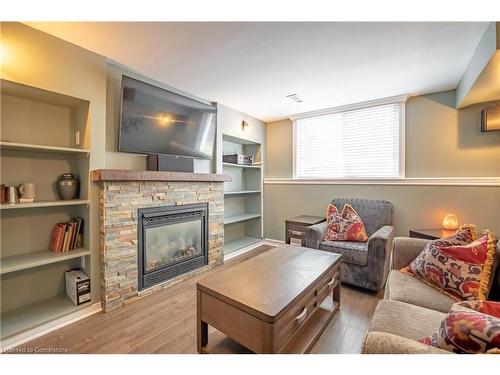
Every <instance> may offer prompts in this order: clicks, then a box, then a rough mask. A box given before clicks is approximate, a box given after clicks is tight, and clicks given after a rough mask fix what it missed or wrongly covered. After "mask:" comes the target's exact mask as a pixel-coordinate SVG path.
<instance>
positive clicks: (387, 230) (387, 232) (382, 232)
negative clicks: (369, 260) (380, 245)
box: [368, 225, 394, 247]
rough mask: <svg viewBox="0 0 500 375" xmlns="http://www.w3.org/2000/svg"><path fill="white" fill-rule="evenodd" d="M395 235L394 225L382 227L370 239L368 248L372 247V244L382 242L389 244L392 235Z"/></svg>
mask: <svg viewBox="0 0 500 375" xmlns="http://www.w3.org/2000/svg"><path fill="white" fill-rule="evenodd" d="M393 234H394V227H393V226H392V225H384V226H383V227H380V228H379V229H378V230H377V231H376V232H375V233H373V234H372V235H371V236H370V238H369V239H368V247H370V243H373V242H377V241H379V242H380V241H382V242H387V240H389V239H390V238H391V237H392V235H393Z"/></svg>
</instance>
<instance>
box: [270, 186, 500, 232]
mask: <svg viewBox="0 0 500 375" xmlns="http://www.w3.org/2000/svg"><path fill="white" fill-rule="evenodd" d="M334 197H348V198H367V199H385V200H388V201H390V202H392V204H393V205H394V211H393V222H394V226H395V231H396V234H397V235H398V236H407V235H408V230H409V229H410V228H439V227H440V225H441V221H442V219H443V217H444V215H445V214H446V213H448V212H453V213H455V214H456V215H457V216H458V220H459V222H460V223H461V224H462V223H474V224H476V225H477V226H478V228H481V229H490V230H492V231H494V232H495V233H500V187H464V186H380V185H264V237H266V238H272V239H277V240H283V239H284V232H285V226H284V223H285V219H286V218H289V217H293V216H297V215H300V214H309V215H320V216H323V215H324V214H325V210H326V206H327V205H328V203H330V201H331V200H332V198H334Z"/></svg>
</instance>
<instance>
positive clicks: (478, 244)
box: [401, 225, 495, 301]
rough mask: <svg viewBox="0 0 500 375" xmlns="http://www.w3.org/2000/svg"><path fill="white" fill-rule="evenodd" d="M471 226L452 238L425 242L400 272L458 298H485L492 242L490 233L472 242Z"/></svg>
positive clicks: (490, 265) (492, 253)
mask: <svg viewBox="0 0 500 375" xmlns="http://www.w3.org/2000/svg"><path fill="white" fill-rule="evenodd" d="M473 228H474V227H473V226H471V225H466V226H463V227H462V228H460V229H459V230H458V231H457V233H456V234H455V235H454V236H452V237H447V238H443V239H438V240H435V241H431V242H429V243H428V244H427V246H426V247H425V248H424V250H422V252H421V253H420V255H419V256H418V257H417V258H416V259H415V260H414V261H413V262H411V263H410V265H409V266H408V267H406V268H403V269H402V270H401V271H402V272H406V273H410V274H412V275H414V276H415V277H417V278H419V279H421V280H423V281H425V282H427V283H428V284H430V285H432V286H434V287H436V288H439V289H440V290H441V291H443V292H444V293H446V294H448V295H450V296H451V297H453V298H455V299H456V300H459V301H461V300H475V299H480V300H484V299H486V296H487V295H488V290H489V287H490V277H491V268H492V265H493V259H494V256H495V243H494V240H493V237H492V236H491V234H490V233H486V234H485V235H484V236H483V237H481V238H480V239H478V240H476V241H474V238H475V234H474V231H473Z"/></svg>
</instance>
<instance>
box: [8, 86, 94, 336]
mask: <svg viewBox="0 0 500 375" xmlns="http://www.w3.org/2000/svg"><path fill="white" fill-rule="evenodd" d="M0 85H1V101H2V111H1V123H2V133H1V140H0V153H1V183H2V184H4V185H5V186H16V187H17V186H19V185H20V184H23V183H27V182H32V183H34V184H35V187H36V193H37V199H36V200H35V201H34V202H32V203H15V204H9V203H4V204H2V205H0V214H1V220H0V225H1V253H0V289H1V311H0V334H1V339H2V340H3V339H6V338H9V337H12V336H14V335H16V334H19V333H22V332H25V331H26V330H29V329H31V328H35V327H37V326H39V325H41V324H44V323H47V322H50V321H52V320H54V319H56V318H60V317H62V316H64V315H67V314H70V313H72V312H74V311H77V310H79V309H81V308H84V307H86V306H88V305H89V304H90V303H91V302H89V303H86V304H83V305H80V306H78V307H77V306H75V305H74V304H73V303H72V302H71V300H69V298H67V297H66V293H65V278H64V273H65V271H67V270H70V269H75V268H80V269H82V270H83V271H84V272H85V273H87V274H88V275H90V264H91V262H90V257H91V250H90V248H89V246H90V228H91V225H90V201H89V157H90V139H89V136H90V124H89V123H88V121H89V120H88V119H89V105H90V104H89V102H88V101H87V100H83V99H79V98H75V97H71V96H67V95H64V94H60V93H55V92H51V91H47V90H43V89H40V88H36V87H31V86H27V85H23V84H19V83H15V82H11V81H7V80H1V82H0ZM77 134H78V135H77ZM67 172H70V173H73V174H75V175H77V176H78V178H79V180H80V194H79V196H78V197H77V199H73V200H60V199H59V196H58V194H57V189H56V181H57V178H58V176H59V175H61V174H63V173H67ZM75 216H79V217H81V218H83V219H84V221H85V224H84V232H83V244H82V247H80V248H76V249H74V250H70V251H68V252H62V253H54V252H52V251H50V250H49V242H50V235H51V231H52V228H53V226H54V225H55V224H56V223H58V222H65V221H68V220H69V219H70V218H72V217H75Z"/></svg>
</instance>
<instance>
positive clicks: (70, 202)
mask: <svg viewBox="0 0 500 375" xmlns="http://www.w3.org/2000/svg"><path fill="white" fill-rule="evenodd" d="M86 204H87V205H88V204H90V201H89V200H87V199H71V200H66V201H64V200H47V201H37V202H33V203H3V204H1V205H0V210H16V209H20V208H39V207H58V206H79V205H86Z"/></svg>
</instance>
